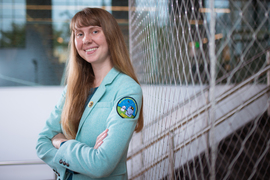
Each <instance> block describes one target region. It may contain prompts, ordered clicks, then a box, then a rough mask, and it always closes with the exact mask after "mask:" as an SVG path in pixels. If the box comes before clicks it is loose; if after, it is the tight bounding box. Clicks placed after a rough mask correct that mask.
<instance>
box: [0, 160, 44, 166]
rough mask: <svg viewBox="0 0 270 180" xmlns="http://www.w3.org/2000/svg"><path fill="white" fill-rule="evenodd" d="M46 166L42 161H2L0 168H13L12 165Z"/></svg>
mask: <svg viewBox="0 0 270 180" xmlns="http://www.w3.org/2000/svg"><path fill="white" fill-rule="evenodd" d="M38 164H46V163H45V162H43V161H2V162H0V166H14V165H38Z"/></svg>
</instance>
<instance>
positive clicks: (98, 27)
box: [74, 25, 102, 31]
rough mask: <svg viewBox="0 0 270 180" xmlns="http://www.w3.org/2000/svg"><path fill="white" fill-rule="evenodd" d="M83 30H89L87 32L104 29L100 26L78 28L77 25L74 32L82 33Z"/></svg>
mask: <svg viewBox="0 0 270 180" xmlns="http://www.w3.org/2000/svg"><path fill="white" fill-rule="evenodd" d="M83 29H87V30H91V29H102V28H101V27H100V26H91V25H90V26H79V27H77V26H76V25H75V27H74V30H75V31H80V30H83Z"/></svg>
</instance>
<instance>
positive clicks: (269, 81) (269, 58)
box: [266, 51, 270, 116]
mask: <svg viewBox="0 0 270 180" xmlns="http://www.w3.org/2000/svg"><path fill="white" fill-rule="evenodd" d="M266 63H267V65H270V51H267V52H266ZM267 87H268V88H269V87H270V70H268V71H267ZM267 97H268V100H267V107H268V108H267V114H268V116H270V92H268V93H267Z"/></svg>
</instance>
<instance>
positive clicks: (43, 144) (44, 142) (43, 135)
mask: <svg viewBox="0 0 270 180" xmlns="http://www.w3.org/2000/svg"><path fill="white" fill-rule="evenodd" d="M65 93H66V88H65V89H64V91H63V93H62V96H61V98H60V100H59V102H58V103H57V105H56V106H55V108H54V110H53V111H52V112H51V114H50V117H49V118H48V119H47V121H46V124H45V127H44V128H43V129H42V131H41V132H40V134H39V136H38V140H37V145H36V151H37V155H38V157H39V158H40V159H42V160H43V161H44V162H45V163H47V164H48V165H49V166H50V167H51V168H53V169H54V171H56V170H57V171H56V172H57V174H59V173H58V172H60V171H62V172H65V168H63V167H61V166H59V165H58V164H56V163H54V162H53V159H54V156H55V154H56V152H57V149H56V148H55V147H54V146H53V145H52V143H51V139H52V138H53V137H54V136H55V135H56V134H58V133H62V130H61V124H60V119H61V113H62V109H63V105H64V101H65ZM60 174H63V175H64V173H60Z"/></svg>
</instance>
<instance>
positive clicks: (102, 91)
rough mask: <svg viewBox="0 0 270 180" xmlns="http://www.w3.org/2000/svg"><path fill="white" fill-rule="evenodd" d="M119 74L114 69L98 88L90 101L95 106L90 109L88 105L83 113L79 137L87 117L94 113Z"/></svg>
mask: <svg viewBox="0 0 270 180" xmlns="http://www.w3.org/2000/svg"><path fill="white" fill-rule="evenodd" d="M119 73H120V72H119V71H118V70H116V69H115V68H114V67H113V68H112V69H111V70H110V71H109V72H108V74H107V75H106V76H105V78H104V79H103V81H102V82H101V84H100V86H99V87H98V89H97V90H96V92H95V94H94V95H93V96H92V98H91V100H90V101H92V102H93V105H92V106H91V107H89V106H88V104H87V106H86V108H85V110H84V112H83V115H82V117H81V120H80V123H79V128H78V132H77V135H78V134H79V132H80V130H81V127H82V125H83V124H84V122H85V120H86V119H87V117H88V115H89V114H90V112H91V111H92V109H93V108H94V107H95V106H96V104H97V102H99V100H100V98H101V97H102V96H103V95H104V94H105V92H106V85H108V84H111V83H112V82H113V81H114V79H115V78H116V77H117V75H118V74H119Z"/></svg>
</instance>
